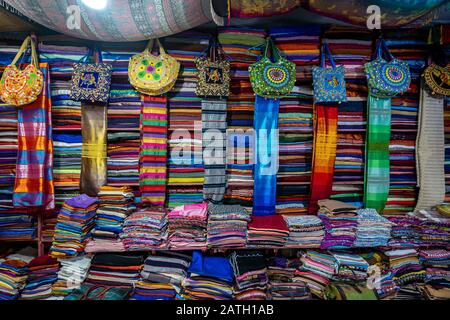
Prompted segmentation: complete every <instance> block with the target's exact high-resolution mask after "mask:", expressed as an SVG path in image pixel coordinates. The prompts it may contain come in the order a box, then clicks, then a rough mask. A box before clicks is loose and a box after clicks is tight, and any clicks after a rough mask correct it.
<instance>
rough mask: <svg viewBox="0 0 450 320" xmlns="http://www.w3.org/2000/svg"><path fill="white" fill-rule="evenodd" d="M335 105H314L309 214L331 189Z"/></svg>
mask: <svg viewBox="0 0 450 320" xmlns="http://www.w3.org/2000/svg"><path fill="white" fill-rule="evenodd" d="M337 122H338V107H337V105H322V104H317V105H315V119H314V145H313V168H312V177H311V197H310V202H309V208H308V212H309V213H316V212H317V210H318V209H319V207H318V205H317V201H318V200H322V199H328V198H329V197H330V195H331V192H332V189H333V176H334V161H335V159H336V144H337Z"/></svg>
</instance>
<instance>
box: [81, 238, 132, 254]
mask: <svg viewBox="0 0 450 320" xmlns="http://www.w3.org/2000/svg"><path fill="white" fill-rule="evenodd" d="M123 251H126V249H125V245H124V244H123V242H122V240H121V239H99V238H97V239H90V240H89V241H88V242H87V243H86V247H85V248H84V252H86V253H96V252H123Z"/></svg>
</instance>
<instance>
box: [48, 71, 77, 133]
mask: <svg viewBox="0 0 450 320" xmlns="http://www.w3.org/2000/svg"><path fill="white" fill-rule="evenodd" d="M70 85H71V83H70V81H67V80H54V81H53V79H52V81H51V83H50V89H51V91H52V125H53V130H55V131H58V132H59V131H66V132H74V133H81V102H80V101H74V100H71V99H70Z"/></svg>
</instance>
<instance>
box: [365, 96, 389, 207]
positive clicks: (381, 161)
mask: <svg viewBox="0 0 450 320" xmlns="http://www.w3.org/2000/svg"><path fill="white" fill-rule="evenodd" d="M367 102H368V105H367V107H368V111H367V113H368V128H367V138H366V169H365V177H364V178H365V179H364V203H365V207H366V208H372V209H376V210H377V211H378V212H379V213H381V212H383V210H384V207H385V205H386V201H387V197H388V194H389V181H390V180H389V173H390V172H389V142H390V136H391V98H375V97H373V96H372V95H370V94H369V98H368V101H367Z"/></svg>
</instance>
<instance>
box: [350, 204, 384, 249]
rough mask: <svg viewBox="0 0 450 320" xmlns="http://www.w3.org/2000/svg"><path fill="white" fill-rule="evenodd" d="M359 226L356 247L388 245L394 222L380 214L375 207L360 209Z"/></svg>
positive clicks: (354, 244)
mask: <svg viewBox="0 0 450 320" xmlns="http://www.w3.org/2000/svg"><path fill="white" fill-rule="evenodd" d="M357 213H358V227H357V230H356V240H355V242H354V243H353V246H354V247H372V248H373V247H382V246H387V245H388V242H389V239H390V237H391V227H392V223H391V222H390V221H389V220H387V219H386V218H384V217H382V216H380V215H379V214H378V212H377V211H376V210H375V209H360V210H358V212H357Z"/></svg>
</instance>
